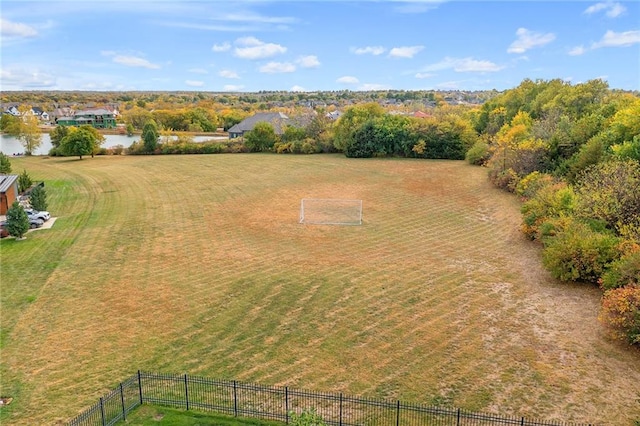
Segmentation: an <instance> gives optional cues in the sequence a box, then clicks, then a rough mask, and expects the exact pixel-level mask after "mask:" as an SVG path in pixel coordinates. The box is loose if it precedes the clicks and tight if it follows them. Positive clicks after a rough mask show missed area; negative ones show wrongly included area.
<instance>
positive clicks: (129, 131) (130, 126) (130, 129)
mask: <svg viewBox="0 0 640 426" xmlns="http://www.w3.org/2000/svg"><path fill="white" fill-rule="evenodd" d="M134 130H135V129H134V128H133V124H131V123H127V136H133V131H134Z"/></svg>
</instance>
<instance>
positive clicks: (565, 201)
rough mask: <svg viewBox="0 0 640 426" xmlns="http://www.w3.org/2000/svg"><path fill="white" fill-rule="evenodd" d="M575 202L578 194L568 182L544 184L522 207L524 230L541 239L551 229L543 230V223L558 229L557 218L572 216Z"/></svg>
mask: <svg viewBox="0 0 640 426" xmlns="http://www.w3.org/2000/svg"><path fill="white" fill-rule="evenodd" d="M575 204H576V195H575V193H574V192H573V190H572V189H571V188H570V187H568V186H567V185H566V184H564V183H557V184H553V185H548V186H543V187H542V188H540V189H539V190H538V191H536V193H535V195H534V197H533V198H531V199H530V200H528V201H526V202H525V203H524V204H523V205H522V208H521V209H520V211H521V213H522V216H523V219H522V232H524V233H525V235H527V237H529V238H531V239H540V238H541V236H542V235H544V234H546V235H548V230H549V229H547V231H544V232H543V230H542V227H543V225H544V226H545V227H547V228H549V227H550V226H551V227H552V228H554V229H557V226H556V223H555V222H557V220H556V219H558V218H565V217H568V216H571V215H572V214H573V210H574V208H575Z"/></svg>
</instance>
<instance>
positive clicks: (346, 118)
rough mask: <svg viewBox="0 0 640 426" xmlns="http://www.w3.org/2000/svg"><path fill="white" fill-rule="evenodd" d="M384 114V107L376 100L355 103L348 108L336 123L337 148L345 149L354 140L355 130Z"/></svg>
mask: <svg viewBox="0 0 640 426" xmlns="http://www.w3.org/2000/svg"><path fill="white" fill-rule="evenodd" d="M384 114H385V112H384V109H383V108H382V107H381V106H380V104H378V103H375V102H370V103H366V104H362V105H355V106H353V107H351V108H349V109H347V110H346V111H345V113H344V114H343V115H342V116H341V117H340V118H339V119H338V122H337V124H336V127H335V133H334V139H333V145H334V146H335V148H336V149H337V150H339V151H343V150H344V149H345V148H346V147H347V146H349V145H350V144H351V143H352V142H353V136H354V134H355V132H356V131H357V130H358V129H359V128H360V127H361V126H362V125H363V124H364V123H366V122H367V121H369V120H371V119H373V118H376V117H382V116H383V115H384Z"/></svg>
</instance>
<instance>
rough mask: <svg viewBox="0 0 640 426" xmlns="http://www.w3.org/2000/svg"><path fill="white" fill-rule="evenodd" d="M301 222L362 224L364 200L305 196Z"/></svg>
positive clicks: (301, 208) (302, 202) (301, 202)
mask: <svg viewBox="0 0 640 426" xmlns="http://www.w3.org/2000/svg"><path fill="white" fill-rule="evenodd" d="M300 223H304V224H310V225H362V200H347V199H340V198H303V199H302V200H301V201H300Z"/></svg>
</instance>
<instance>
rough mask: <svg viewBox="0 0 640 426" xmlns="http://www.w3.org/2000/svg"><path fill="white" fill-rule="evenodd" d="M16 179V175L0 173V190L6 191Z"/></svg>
mask: <svg viewBox="0 0 640 426" xmlns="http://www.w3.org/2000/svg"><path fill="white" fill-rule="evenodd" d="M17 180H18V175H0V192H7V191H8V190H9V188H11V186H12V185H13V184H14V183H15V181H17Z"/></svg>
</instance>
